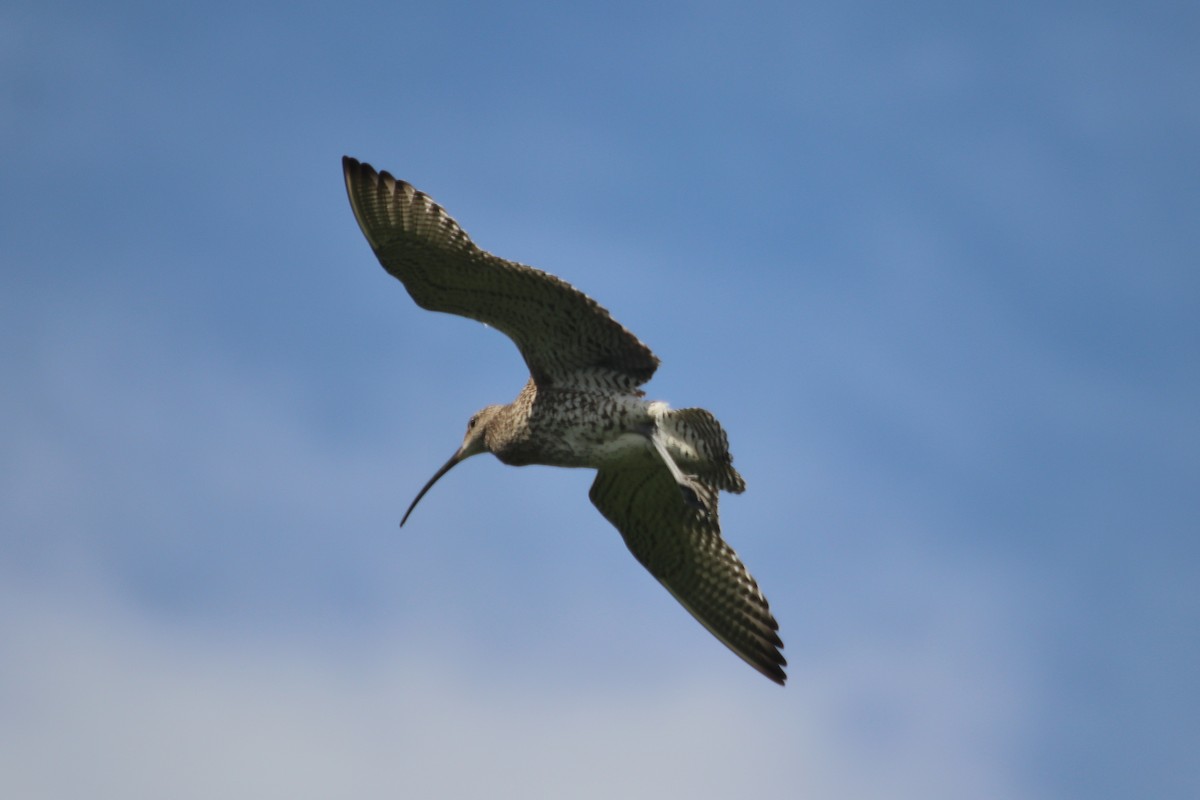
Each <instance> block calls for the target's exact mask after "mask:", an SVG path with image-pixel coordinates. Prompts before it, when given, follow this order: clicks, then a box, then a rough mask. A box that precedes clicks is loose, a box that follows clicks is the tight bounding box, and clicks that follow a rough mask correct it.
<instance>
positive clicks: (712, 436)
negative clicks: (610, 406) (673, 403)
mask: <svg viewBox="0 0 1200 800" xmlns="http://www.w3.org/2000/svg"><path fill="white" fill-rule="evenodd" d="M658 424H659V427H660V428H661V429H662V431H663V432H664V433H666V434H667V437H668V440H670V441H671V442H672V444H674V445H676V446H677V447H679V448H680V449H681V450H682V451H683V452H684V456H685V457H684V458H681V459H678V462H679V466H680V468H682V469H683V470H684V471H685V472H690V473H692V474H694V475H696V476H697V477H698V478H700V480H702V481H704V482H705V483H709V484H711V485H713V486H715V487H717V488H718V489H724V490H725V491H727V492H733V493H734V494H741V493H742V492H744V491H746V481H745V480H743V479H742V476H741V475H739V474H738V471H737V470H736V469H734V468H733V456H732V455H730V453H729V437H728V436H726V435H725V429H724V428H722V427H721V423H719V422H717V418H716V417H714V416H713V415H712V414H710V413H709V412H707V411H705V410H704V409H703V408H681V409H679V410H670V411H667V412H665V413H664V414H663V415H662V416H661V417H660V418H659V421H658ZM688 450H690V451H692V452H690V453H689V452H687V451H688Z"/></svg>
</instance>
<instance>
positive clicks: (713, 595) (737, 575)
mask: <svg viewBox="0 0 1200 800" xmlns="http://www.w3.org/2000/svg"><path fill="white" fill-rule="evenodd" d="M701 486H702V489H703V494H704V495H705V496H704V497H702V498H701V500H702V501H703V502H704V504H705V505H706V506H707V507H708V508H709V509H710V510H711V514H705V513H704V512H703V511H700V510H698V509H695V508H692V507H691V506H689V505H687V504H686V503H685V502H684V501H683V499H682V497H681V495H680V492H679V487H678V486H677V485H676V484H675V481H674V480H673V479H672V477H671V475H670V474H669V473H668V472H667V470H665V469H663V468H662V466H661V465H658V464H654V463H648V464H647V465H645V466H642V465H638V464H630V463H621V464H618V465H614V466H613V467H611V468H604V469H601V470H600V471H599V472H598V473H597V475H596V481H595V482H594V483H593V484H592V489H591V492H590V493H589V495H588V496H589V497H590V498H591V500H592V503H593V504H594V505H595V506H596V508H598V509H599V510H600V513H601V514H603V515H604V517H605V519H607V520H608V521H609V522H611V523H612V524H613V525H615V526H616V528H617V530H619V531H620V532H621V535H622V536H623V537H624V539H625V544H626V545H627V546H628V547H629V550H630V552H632V553H633V555H634V557H636V558H637V560H638V561H640V562H641V564H642V566H644V567H645V568H646V569H648V570H649V571H650V574H652V575H653V576H654V577H655V578H657V579H658V580H659V582H660V583H662V585H663V586H665V587H666V588H667V590H668V591H669V592H670V593H671V594H672V595H674V596H675V599H676V600H678V601H679V602H680V603H681V604H682V605H683V607H684V608H686V609H687V610H688V611H690V612H691V614H692V616H694V617H695V618H696V619H698V620H699V621H700V623H701V624H702V625H704V627H706V628H708V630H709V631H711V632H712V634H713V635H714V636H716V637H717V638H718V639H720V640H721V641H722V642H724V643H725V645H726V646H728V647H729V649H731V650H733V652H735V653H737V654H738V655H739V656H741V657H742V658H743V659H744V660H745V661H746V662H747V663H748V664H750V666H752V667H754V668H755V669H757V670H758V671H759V672H761V673H762V674H763V675H766V676H767V677H768V678H770V679H771V680H773V681H775V682H776V683H779V684H783V683H784V681H786V680H787V675H786V674H785V673H784V671H783V668H784V667H785V666H787V661H786V660H785V659H784V657H783V654H782V653H781V652H779V649H780V648H781V647H783V642H782V641H780V639H779V634H778V633H777V631H778V630H779V624H778V623H777V622H775V617H774V616H772V615H771V609H770V607H769V606H768V605H767V599H766V598H765V597H763V595H762V592H760V591H759V590H758V584H756V583H755V582H754V578H752V577H750V573H749V572H748V571H747V570H746V567H745V566H744V565H743V564H742V562H741V560H740V559H739V558H738V557H737V554H736V553H734V552H733V548H731V547H730V546H729V545H728V544H726V543H725V540H724V539H722V538H721V528H720V523H719V521H718V519H717V494H718V491H717V489H716V488H714V487H712V486H708V485H704V484H701Z"/></svg>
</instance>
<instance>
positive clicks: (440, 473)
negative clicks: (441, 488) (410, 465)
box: [400, 448, 466, 528]
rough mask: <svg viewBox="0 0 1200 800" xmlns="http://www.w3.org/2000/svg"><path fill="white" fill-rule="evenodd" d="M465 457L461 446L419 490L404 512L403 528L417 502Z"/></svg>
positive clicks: (401, 524)
mask: <svg viewBox="0 0 1200 800" xmlns="http://www.w3.org/2000/svg"><path fill="white" fill-rule="evenodd" d="M464 458H466V456H464V455H463V451H462V449H461V448H460V449H459V450H458V452H456V453H455V454H454V455H452V456H450V460H449V461H447V462H446V463H445V464H443V465H442V468H441V469H439V470H438V471H437V472H435V473H433V477H432V478H430V479H429V483H427V484H425V486H424V488H422V489H421V491H419V492H417V498H416V499H415V500H413V501H412V505H410V506H409V507H408V511H405V512H404V519H402V520H400V527H401V528H403V527H404V523H406V522H408V515H409V514H411V513H412V512H413V509H414V508H416V507H417V503H419V502H421V498H422V497H424V496H425V493H426V492H428V491H429V490H430V489H432V488H433V485H434V484H435V483H437V482H438V478H440V477H442V476H443V475H445V474H446V473H447V472H449V471H450V470H451V469H453V468H454V465H455V464H457V463H458V462H460V461H462V460H463V459H464Z"/></svg>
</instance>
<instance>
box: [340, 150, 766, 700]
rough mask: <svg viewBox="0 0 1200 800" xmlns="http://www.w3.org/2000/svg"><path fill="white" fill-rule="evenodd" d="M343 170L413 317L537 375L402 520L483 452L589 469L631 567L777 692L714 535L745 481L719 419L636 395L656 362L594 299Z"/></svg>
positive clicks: (760, 617)
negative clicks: (491, 348)
mask: <svg viewBox="0 0 1200 800" xmlns="http://www.w3.org/2000/svg"><path fill="white" fill-rule="evenodd" d="M342 166H343V170H344V173H345V179H346V190H347V192H348V193H349V196H350V205H351V207H352V208H353V210H354V215H355V217H356V218H357V220H358V224H359V226H360V227H361V228H362V231H363V234H364V235H365V236H366V237H367V241H368V242H369V243H370V245H371V248H372V249H373V250H374V251H375V255H376V256H377V257H378V258H379V262H380V263H381V264H382V265H383V267H384V269H386V270H387V271H388V272H389V273H391V274H392V275H393V276H394V277H396V278H398V279H399V280H400V281H401V282H402V283H403V284H404V286H405V288H406V289H408V292H409V294H410V295H412V298H413V299H414V300H415V301H416V302H417V304H418V305H420V306H421V307H422V308H427V309H429V310H431V311H444V312H447V313H450V314H458V315H460V316H464V317H469V318H471V319H475V320H478V321H480V322H484V323H487V324H488V325H490V326H492V327H494V328H496V329H498V330H500V331H502V332H503V333H505V334H506V335H507V336H508V337H509V338H510V339H512V340H513V342H514V343H515V344H516V345H517V348H518V349H519V350H520V351H521V355H522V356H524V358H525V363H526V365H527V366H528V367H529V372H530V376H531V377H530V379H529V381H528V382H527V383H526V385H525V387H524V388H523V389H522V390H521V392H520V394H519V395H518V396H517V398H516V399H515V400H514V401H513V402H512V403H509V404H507V405H492V406H487V407H486V408H484V409H482V410H481V411H479V412H478V413H476V414H475V415H474V416H472V417H471V420H470V422H469V423H468V425H467V433H466V436H465V437H464V438H463V443H462V445H461V446H460V447H459V449H458V450H457V451H456V452H455V454H454V455H453V456H451V458H450V460H449V461H447V462H446V464H445V465H444V466H442V468H441V469H439V470H438V471H437V473H435V474H434V476H433V478H431V479H430V481H429V482H428V483H427V484H425V486H424V488H422V489H421V491H420V492H419V493H418V494H417V497H416V499H415V500H413V502H412V505H410V506H409V508H408V511H407V512H406V513H405V515H404V520H405V521H407V520H408V516H409V514H411V513H412V510H413V509H414V508H415V507H416V505H417V503H418V502H420V500H421V498H422V497H424V496H425V493H426V492H427V491H428V490H429V489H430V487H432V486H433V485H434V483H436V482H437V480H438V479H439V478H441V477H442V475H444V474H446V473H447V472H448V471H450V469H451V468H452V467H454V465H455V464H457V463H458V462H460V461H462V460H463V459H465V458H469V457H470V456H473V455H477V454H479V453H483V452H490V453H493V454H495V456H496V457H497V458H499V459H500V460H501V461H502V462H504V463H506V464H512V465H516V466H521V465H525V464H547V465H551V466H562V467H592V468H595V469H596V470H597V475H596V480H595V482H594V483H593V484H592V488H591V492H590V494H589V496H590V498H591V500H592V503H593V504H594V505H595V506H596V508H597V509H599V510H600V513H601V514H603V515H604V517H605V518H606V519H607V520H608V521H609V522H611V523H612V524H613V525H614V526H616V528H617V530H619V531H620V532H621V535H622V537H624V539H625V543H626V545H627V546H628V547H629V549H630V551H631V552H632V553H633V555H634V556H635V557H636V558H637V560H638V561H639V562H641V564H642V565H643V566H644V567H646V569H647V570H649V571H650V573H651V574H652V575H653V576H654V577H655V578H657V579H658V580H659V581H660V582H661V583H662V584H663V586H665V587H666V588H667V590H668V591H670V592H671V594H672V595H673V596H674V597H675V598H676V599H677V600H678V601H679V602H680V603H681V604H682V605H683V606H684V608H686V609H687V610H688V611H689V612H690V613H691V614H692V615H693V616H694V617H696V619H698V620H699V621H700V622H701V624H703V625H704V626H705V627H706V628H708V630H709V631H711V632H712V633H713V634H714V635H715V636H716V637H717V638H718V639H720V640H721V641H722V642H723V643H724V644H725V645H727V646H728V647H729V648H730V649H731V650H733V651H734V652H735V653H737V654H738V655H739V656H741V657H742V658H743V659H745V660H746V662H747V663H749V664H750V665H751V666H753V667H754V668H755V669H757V670H758V671H759V672H761V673H762V674H764V675H766V676H767V677H768V678H770V679H771V680H773V681H776V682H777V683H781V684H782V683H783V682H784V681H785V680H786V675H785V674H784V671H783V667H784V666H785V665H786V663H787V662H786V661H785V660H784V658H783V654H782V653H780V652H779V648H781V647H783V642H781V641H780V639H779V636H778V634H777V633H776V631H777V630H778V625H777V624H776V622H775V618H774V617H773V616H772V615H771V611H770V608H769V606H768V605H767V601H766V598H765V597H763V595H762V592H760V591H759V589H758V585H757V584H756V583H755V582H754V579H753V578H752V577H750V573H749V572H747V571H746V568H745V566H744V565H743V564H742V562H741V561H740V560H739V559H738V557H737V554H735V553H734V552H733V550H732V549H731V548H730V547H729V545H728V544H726V543H725V541H724V540H723V539H722V538H721V529H720V523H719V520H718V515H717V496H718V494H719V493H720V491H722V490H723V491H729V492H735V493H737V492H741V491H743V490H744V489H745V482H744V481H743V480H742V477H741V475H739V474H738V472H737V470H735V469H734V468H733V458H732V456H730V454H729V444H728V440H727V438H726V435H725V431H724V430H723V429H722V428H721V425H720V423H718V422H717V420H716V418H715V417H713V416H712V414H710V413H708V412H707V411H705V410H703V409H699V408H686V409H680V410H677V411H676V410H671V409H670V408H668V407H667V405H666V404H665V403H658V402H648V401H646V400H645V399H643V397H642V392H641V391H640V390H639V389H638V387H639V386H641V385H642V384H643V383H645V382H646V381H648V380H649V379H650V377H651V376H652V375H653V374H654V371H655V370H656V369H657V368H658V363H659V362H658V358H657V357H656V356H655V355H654V353H652V352H651V351H650V348H648V347H647V346H646V345H644V344H643V343H642V342H641V341H639V340H638V338H637V337H636V336H634V335H633V334H632V333H630V332H629V331H628V330H626V329H625V328H624V327H622V326H621V325H620V324H619V323H618V322H616V321H615V320H614V319H613V318H612V317H611V316H610V315H609V313H608V312H607V311H605V310H604V309H603V308H601V307H600V306H599V305H598V304H597V303H596V302H595V301H594V300H592V299H591V298H589V297H588V296H586V295H584V294H583V293H582V292H580V291H578V290H577V289H575V288H573V287H572V286H571V285H570V284H568V283H566V282H565V281H562V280H560V279H559V278H556V277H554V276H553V275H549V274H547V273H545V272H541V271H540V270H536V269H534V268H532V267H527V266H525V265H523V264H517V263H515V262H512V261H506V260H504V259H502V258H498V257H496V256H494V255H491V254H490V253H487V252H485V251H483V250H481V249H480V248H479V247H477V246H476V245H475V244H474V243H473V242H472V241H471V239H470V237H468V236H467V234H466V233H465V232H464V231H463V230H462V228H460V227H459V226H458V224H457V223H456V222H455V221H454V220H453V219H451V218H450V216H449V215H448V214H447V213H446V212H445V211H444V210H443V209H442V208H441V207H440V206H439V205H437V204H436V203H435V202H433V200H431V199H430V198H429V197H428V196H427V195H425V194H423V193H421V192H419V191H417V190H416V189H414V188H413V187H412V186H410V185H409V184H407V183H404V182H403V181H398V180H396V179H395V178H393V177H392V176H391V175H389V174H388V173H386V172H376V171H375V170H374V169H373V168H372V167H370V166H369V165H367V164H362V163H359V162H358V161H355V160H354V159H352V158H349V157H347V158H344V159H343V160H342ZM401 524H402V525H403V524H404V522H401Z"/></svg>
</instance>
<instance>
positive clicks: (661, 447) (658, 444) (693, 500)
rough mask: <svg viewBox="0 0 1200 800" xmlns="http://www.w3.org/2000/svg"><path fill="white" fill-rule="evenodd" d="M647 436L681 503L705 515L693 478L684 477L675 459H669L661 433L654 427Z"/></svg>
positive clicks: (705, 509) (706, 507)
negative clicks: (677, 490)
mask: <svg viewBox="0 0 1200 800" xmlns="http://www.w3.org/2000/svg"><path fill="white" fill-rule="evenodd" d="M648 435H649V439H650V443H651V444H652V445H654V449H655V451H656V452H657V453H658V457H659V458H661V459H662V462H663V464H665V465H666V467H667V470H668V471H670V473H671V477H672V478H674V479H675V483H676V485H678V486H679V492H680V494H682V495H683V501H684V502H685V503H687V504H688V505H689V506H691V507H692V508H694V509H696V510H697V511H703V512H704V513H705V514H707V513H708V506H706V505H705V504H704V501H703V500H701V499H700V493H699V492H698V491H697V490H696V485H695V481H694V479H693V477H692V476H690V475H684V474H683V470H681V469H680V468H679V465H678V464H676V463H675V459H673V458H671V453H670V452H669V451H668V450H667V443H666V442H665V441H664V440H663V435H662V431H660V430H659V428H658V426H657V425H656V426H654V429H653V430H652V431H650V433H649V434H648Z"/></svg>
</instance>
